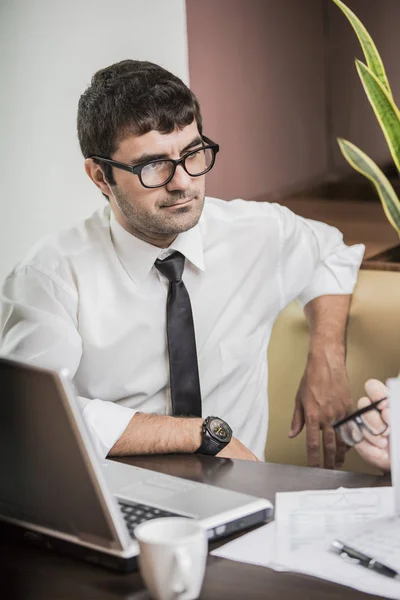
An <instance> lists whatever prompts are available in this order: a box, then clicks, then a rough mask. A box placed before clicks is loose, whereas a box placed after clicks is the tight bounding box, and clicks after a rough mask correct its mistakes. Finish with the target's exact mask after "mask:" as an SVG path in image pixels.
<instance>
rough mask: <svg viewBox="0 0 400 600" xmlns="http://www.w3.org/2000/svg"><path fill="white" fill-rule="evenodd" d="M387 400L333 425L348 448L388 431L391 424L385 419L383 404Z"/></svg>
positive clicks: (377, 402) (382, 400) (375, 403)
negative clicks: (370, 436)
mask: <svg viewBox="0 0 400 600" xmlns="http://www.w3.org/2000/svg"><path fill="white" fill-rule="evenodd" d="M385 400H387V398H381V399H380V400H377V401H376V402H372V403H371V404H369V405H368V406H365V407H364V408H360V410H357V411H356V412H354V413H352V414H351V415H348V416H347V417H345V418H344V419H341V420H340V421H338V422H337V423H335V424H334V425H333V427H334V429H335V431H336V433H338V434H339V435H340V436H341V438H342V439H343V441H344V442H346V444H347V445H348V446H354V445H355V444H359V443H360V442H361V441H362V440H363V439H364V438H365V437H368V434H369V435H372V436H377V435H382V433H385V431H386V430H387V429H388V427H389V424H388V423H387V422H386V421H385V420H384V418H383V409H384V407H385V406H383V407H382V403H383V402H384V401H385Z"/></svg>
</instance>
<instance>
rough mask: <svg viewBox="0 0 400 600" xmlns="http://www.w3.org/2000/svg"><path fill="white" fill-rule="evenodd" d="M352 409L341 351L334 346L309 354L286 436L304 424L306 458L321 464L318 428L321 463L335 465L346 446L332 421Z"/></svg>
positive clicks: (315, 463)
mask: <svg viewBox="0 0 400 600" xmlns="http://www.w3.org/2000/svg"><path fill="white" fill-rule="evenodd" d="M351 409H352V402H351V393H350V384H349V380H348V376H347V373H346V367H345V363H344V356H343V353H341V352H337V350H336V348H332V349H331V350H330V349H329V348H328V347H325V348H324V349H322V348H321V349H320V351H319V352H318V353H317V354H310V357H309V360H308V363H307V366H306V370H305V372H304V375H303V377H302V380H301V383H300V387H299V390H298V392H297V395H296V401H295V408H294V412H293V419H292V425H291V431H290V432H289V437H290V438H294V437H296V436H297V435H298V434H299V433H300V431H301V430H302V429H303V427H304V425H305V426H306V439H307V461H308V464H309V465H310V466H311V467H319V466H320V445H321V444H320V431H321V432H322V444H323V451H324V467H325V468H327V469H334V468H335V467H339V466H341V465H342V464H343V462H344V457H345V454H346V452H347V450H348V446H347V445H346V444H345V443H344V442H343V441H342V440H341V439H340V438H339V437H337V436H336V434H335V431H334V429H333V427H332V425H333V423H334V422H335V421H337V420H339V419H342V418H343V417H345V416H346V414H348V413H349V412H350V411H351Z"/></svg>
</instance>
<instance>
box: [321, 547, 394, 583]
mask: <svg viewBox="0 0 400 600" xmlns="http://www.w3.org/2000/svg"><path fill="white" fill-rule="evenodd" d="M332 549H333V550H334V551H335V552H337V553H338V554H340V556H341V557H342V558H345V559H346V558H347V559H350V560H351V562H353V561H354V563H355V564H358V565H361V566H362V567H366V568H367V569H370V570H371V571H375V573H380V574H381V575H385V576H386V577H391V578H392V579H393V578H395V577H398V576H399V572H398V571H395V570H394V569H392V568H391V567H388V566H386V565H384V564H383V563H381V562H380V561H378V560H375V559H374V558H372V557H371V556H367V555H366V554H364V553H362V552H359V551H358V550H356V549H355V548H351V547H350V546H347V544H343V542H341V541H340V540H335V541H334V542H332Z"/></svg>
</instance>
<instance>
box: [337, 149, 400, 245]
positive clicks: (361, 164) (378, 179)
mask: <svg viewBox="0 0 400 600" xmlns="http://www.w3.org/2000/svg"><path fill="white" fill-rule="evenodd" d="M338 143H339V146H340V150H341V151H342V154H343V156H344V157H345V159H346V160H347V162H348V163H349V164H350V165H351V166H352V167H353V169H355V170H356V171H358V172H359V173H361V174H362V175H364V176H365V177H367V178H368V179H369V180H370V181H372V183H373V184H374V186H375V188H376V191H377V192H378V194H379V198H380V199H381V202H382V206H383V210H384V211H385V214H386V216H387V218H388V221H389V223H390V224H391V225H392V226H393V227H394V229H395V230H396V232H397V234H398V235H399V236H400V201H399V199H398V197H397V195H396V192H395V191H394V189H393V186H392V185H391V183H390V181H389V180H388V178H387V177H386V175H384V174H383V173H382V171H381V170H380V168H379V167H378V165H377V164H375V163H374V161H373V160H371V159H370V158H369V156H367V155H366V154H365V152H363V151H362V150H360V148H357V146H355V145H354V144H352V143H351V142H348V141H347V140H344V139H342V138H338Z"/></svg>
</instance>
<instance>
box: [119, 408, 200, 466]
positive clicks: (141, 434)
mask: <svg viewBox="0 0 400 600" xmlns="http://www.w3.org/2000/svg"><path fill="white" fill-rule="evenodd" d="M202 423H203V419H201V418H198V417H196V418H185V417H169V416H166V415H153V414H151V415H149V414H145V413H136V414H135V415H134V416H133V417H132V419H131V420H130V422H129V424H128V427H127V428H126V429H125V431H124V432H123V434H122V435H121V437H120V438H119V440H118V441H117V442H116V443H115V444H114V446H113V447H112V448H111V450H110V452H109V454H108V456H127V455H132V454H170V453H175V452H176V453H193V452H195V451H196V450H197V449H198V448H199V447H200V445H201V430H202Z"/></svg>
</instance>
